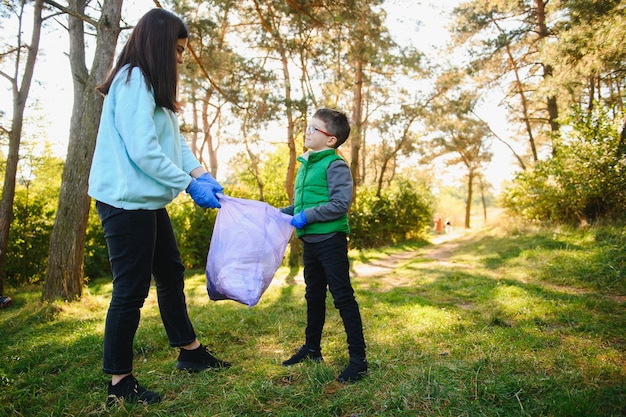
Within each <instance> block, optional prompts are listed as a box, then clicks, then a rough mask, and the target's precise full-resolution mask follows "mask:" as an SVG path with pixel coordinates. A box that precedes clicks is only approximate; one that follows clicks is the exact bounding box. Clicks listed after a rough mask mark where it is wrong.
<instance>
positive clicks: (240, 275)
mask: <svg viewBox="0 0 626 417" xmlns="http://www.w3.org/2000/svg"><path fill="white" fill-rule="evenodd" d="M219 201H220V204H221V205H222V208H220V209H219V210H218V212H217V218H216V219H215V226H214V229H213V236H212V237H211V246H210V248H209V254H208V256H207V262H206V286H207V291H208V293H209V298H210V299H211V300H213V301H218V300H234V301H238V302H240V303H242V304H246V305H248V306H249V307H252V306H254V305H256V304H257V303H258V302H259V300H260V298H261V295H263V293H264V292H265V290H266V289H267V287H269V285H270V283H271V282H272V278H274V274H275V273H276V270H277V269H278V267H279V266H280V264H281V262H282V260H283V257H284V255H285V249H287V243H289V239H290V238H291V234H292V233H293V226H291V223H290V222H291V216H289V215H287V214H284V213H281V212H280V210H278V209H277V208H275V207H272V206H270V205H269V204H267V203H264V202H261V201H256V200H247V199H243V198H234V197H228V196H222V195H220V196H219Z"/></svg>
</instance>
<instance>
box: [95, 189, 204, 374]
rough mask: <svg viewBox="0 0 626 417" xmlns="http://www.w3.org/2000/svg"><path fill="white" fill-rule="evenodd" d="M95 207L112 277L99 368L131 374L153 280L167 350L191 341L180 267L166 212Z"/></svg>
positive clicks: (103, 206) (192, 334) (191, 332)
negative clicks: (168, 344)
mask: <svg viewBox="0 0 626 417" xmlns="http://www.w3.org/2000/svg"><path fill="white" fill-rule="evenodd" d="M96 208H97V210H98V215H99V216H100V219H101V221H102V226H103V228H104V235H105V237H106V241H107V246H108V249H109V259H110V262H111V269H112V272H113V294H112V295H111V303H110V305H109V311H108V313H107V318H106V326H105V328H104V354H103V365H102V369H103V371H104V372H105V373H107V374H124V373H128V372H131V371H132V369H133V338H134V336H135V333H136V331H137V327H138V325H139V316H140V309H141V307H142V306H143V303H144V301H145V299H146V297H147V296H148V291H149V289H150V282H151V278H152V277H154V281H155V283H156V292H157V300H158V303H159V310H160V312H161V318H162V319H163V324H164V325H165V331H166V333H167V336H168V339H169V342H170V346H172V347H179V346H184V345H186V344H189V343H191V342H193V341H194V340H195V338H196V334H195V332H194V329H193V326H192V324H191V321H190V320H189V316H188V314H187V305H186V302H185V293H184V292H183V288H184V280H183V278H184V271H185V268H184V266H183V264H182V262H181V260H180V252H179V251H178V245H177V244H176V238H175V236H174V231H173V230H172V223H171V222H170V218H169V216H168V214H167V211H166V210H165V209H159V210H123V209H119V208H115V207H112V206H110V205H108V204H105V203H102V202H100V201H98V202H96Z"/></svg>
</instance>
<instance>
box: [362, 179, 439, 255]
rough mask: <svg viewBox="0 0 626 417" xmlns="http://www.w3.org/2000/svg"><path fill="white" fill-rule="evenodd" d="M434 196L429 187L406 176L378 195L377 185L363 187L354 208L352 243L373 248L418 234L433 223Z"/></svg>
mask: <svg viewBox="0 0 626 417" xmlns="http://www.w3.org/2000/svg"><path fill="white" fill-rule="evenodd" d="M431 219H432V196H431V195H430V194H429V192H428V191H427V190H426V189H425V187H421V188H420V187H419V186H416V185H415V184H414V183H412V182H409V181H405V180H402V179H398V180H395V181H394V183H393V184H392V186H391V187H389V188H387V189H386V190H384V191H383V192H382V193H381V195H380V197H377V196H376V189H375V188H374V187H359V189H358V194H357V198H356V201H355V203H354V204H353V205H352V209H351V211H350V229H351V232H350V245H351V246H352V247H353V248H355V249H364V248H373V247H376V246H383V245H390V244H395V243H401V242H406V241H408V240H410V239H414V238H417V237H418V236H419V235H420V234H421V233H423V232H424V231H425V230H426V228H428V227H429V226H430V223H431Z"/></svg>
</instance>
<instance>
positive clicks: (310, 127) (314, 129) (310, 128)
mask: <svg viewBox="0 0 626 417" xmlns="http://www.w3.org/2000/svg"><path fill="white" fill-rule="evenodd" d="M315 132H320V133H323V134H325V135H326V136H335V135H333V134H331V133H328V132H324V131H323V130H322V129H320V128H317V127H315V126H313V125H308V126H307V127H306V133H307V135H312V134H314V133H315Z"/></svg>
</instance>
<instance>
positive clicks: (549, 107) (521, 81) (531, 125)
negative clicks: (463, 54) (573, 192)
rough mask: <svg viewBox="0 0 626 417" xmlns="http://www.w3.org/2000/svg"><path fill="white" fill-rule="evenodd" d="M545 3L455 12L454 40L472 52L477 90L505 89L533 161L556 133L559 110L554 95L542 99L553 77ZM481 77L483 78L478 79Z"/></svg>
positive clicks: (485, 4)
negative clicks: (546, 55)
mask: <svg viewBox="0 0 626 417" xmlns="http://www.w3.org/2000/svg"><path fill="white" fill-rule="evenodd" d="M547 3H548V1H545V0H522V1H519V0H504V1H496V0H489V1H479V0H473V1H466V2H464V3H462V4H461V5H459V6H458V7H456V8H455V9H454V14H455V16H456V22H455V26H454V28H455V33H454V39H455V44H456V45H457V46H461V47H463V48H467V49H468V51H469V52H468V54H469V57H470V59H471V62H470V69H471V70H472V71H473V73H474V75H475V76H476V80H477V82H478V84H479V88H482V89H484V90H487V89H493V88H494V87H495V86H498V85H499V86H501V87H503V88H504V89H505V91H506V93H505V94H506V97H505V98H504V99H503V102H504V103H505V104H506V106H507V107H509V111H510V115H511V118H512V119H513V120H514V121H515V122H516V123H521V124H522V125H523V127H524V131H525V134H526V137H527V143H528V146H529V150H530V155H531V157H532V161H533V162H536V161H537V160H539V156H540V151H541V147H542V146H543V145H544V144H545V146H549V147H551V148H552V150H554V146H553V145H554V143H552V142H551V139H552V137H553V135H555V134H558V131H559V124H558V107H557V101H556V98H555V96H554V95H553V94H551V93H550V94H548V95H547V96H541V95H540V94H539V93H538V92H537V91H538V86H539V84H540V83H541V80H544V81H545V80H548V79H550V77H551V76H552V74H553V68H552V66H551V65H550V64H549V63H547V62H544V61H543V60H542V55H541V52H542V49H543V47H544V45H545V44H547V43H548V40H549V37H551V36H553V33H552V31H551V28H549V27H548V24H547V22H548V18H547V15H546V13H547V11H546V5H547ZM550 39H551V38H550ZM478 75H481V76H482V78H479V77H478Z"/></svg>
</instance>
